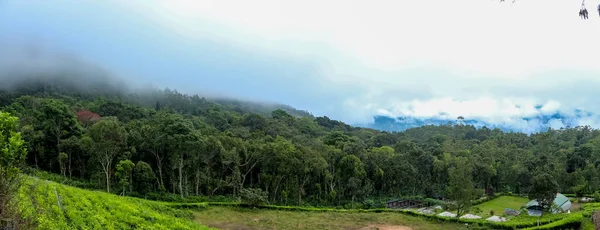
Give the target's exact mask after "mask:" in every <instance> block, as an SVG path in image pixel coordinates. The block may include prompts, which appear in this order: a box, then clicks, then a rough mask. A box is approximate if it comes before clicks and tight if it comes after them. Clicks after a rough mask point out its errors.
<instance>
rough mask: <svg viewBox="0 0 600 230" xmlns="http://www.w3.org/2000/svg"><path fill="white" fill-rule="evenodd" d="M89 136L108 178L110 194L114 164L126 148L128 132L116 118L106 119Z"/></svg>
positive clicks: (95, 125)
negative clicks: (118, 155)
mask: <svg viewBox="0 0 600 230" xmlns="http://www.w3.org/2000/svg"><path fill="white" fill-rule="evenodd" d="M88 135H89V136H90V137H91V139H92V140H93V144H92V151H93V154H94V157H95V158H96V160H97V161H98V162H99V163H100V164H101V165H102V170H103V171H104V174H105V176H106V191H107V192H110V182H111V171H112V170H111V168H112V163H113V160H114V159H115V157H116V156H117V154H120V153H121V151H122V150H123V148H124V147H125V143H126V141H127V140H126V138H127V132H126V131H125V129H124V128H123V127H122V126H121V123H120V122H119V121H118V120H117V118H116V117H106V118H103V119H102V120H100V121H98V122H96V123H95V124H94V125H92V127H90V129H89V130H88Z"/></svg>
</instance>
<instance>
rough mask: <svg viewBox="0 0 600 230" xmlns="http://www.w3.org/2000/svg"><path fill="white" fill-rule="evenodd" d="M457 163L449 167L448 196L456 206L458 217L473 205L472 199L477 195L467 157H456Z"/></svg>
mask: <svg viewBox="0 0 600 230" xmlns="http://www.w3.org/2000/svg"><path fill="white" fill-rule="evenodd" d="M455 162H456V165H455V166H454V167H451V168H449V169H448V175H449V178H448V188H446V196H447V198H448V199H449V200H451V201H452V202H453V206H454V208H456V217H457V218H458V217H460V216H462V215H463V214H464V213H465V212H466V211H468V209H469V208H470V207H471V200H473V198H474V197H475V187H474V186H473V176H472V172H473V170H472V167H471V166H470V165H469V161H468V160H467V159H466V158H463V157H458V158H456V159H455Z"/></svg>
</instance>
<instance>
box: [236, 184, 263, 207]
mask: <svg viewBox="0 0 600 230" xmlns="http://www.w3.org/2000/svg"><path fill="white" fill-rule="evenodd" d="M240 198H241V199H242V202H243V203H244V204H248V205H250V206H259V205H263V204H265V203H267V193H266V192H265V191H263V190H262V189H260V188H244V189H242V190H241V191H240Z"/></svg>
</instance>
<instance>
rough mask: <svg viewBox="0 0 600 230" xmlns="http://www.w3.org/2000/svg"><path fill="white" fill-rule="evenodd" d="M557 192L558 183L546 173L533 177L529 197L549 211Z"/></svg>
mask: <svg viewBox="0 0 600 230" xmlns="http://www.w3.org/2000/svg"><path fill="white" fill-rule="evenodd" d="M557 192H558V184H557V183H556V181H555V180H554V178H553V177H552V176H551V175H550V174H547V173H543V174H540V175H537V176H535V177H534V178H533V185H532V186H531V191H529V199H531V200H536V201H537V202H538V204H539V205H540V206H541V207H542V208H543V209H544V212H546V211H549V210H550V208H552V207H551V205H552V202H553V201H554V198H555V197H556V193H557Z"/></svg>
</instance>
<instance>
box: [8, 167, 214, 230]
mask: <svg viewBox="0 0 600 230" xmlns="http://www.w3.org/2000/svg"><path fill="white" fill-rule="evenodd" d="M18 206H19V210H20V212H21V215H22V216H23V217H24V218H27V219H30V220H32V221H34V224H36V225H37V226H36V229H210V228H208V227H205V226H201V225H199V224H196V223H194V222H193V221H191V219H192V218H193V215H192V213H191V212H189V211H183V210H176V209H172V208H169V207H167V206H165V205H163V204H161V203H160V202H154V201H147V200H143V199H138V198H132V197H121V196H117V195H113V194H108V193H104V192H98V191H89V190H84V189H79V188H75V187H70V186H67V185H62V184H58V183H55V182H50V181H44V180H40V179H38V178H35V177H28V176H27V177H26V178H25V181H24V184H23V186H22V187H21V189H20V193H19V197H18Z"/></svg>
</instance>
